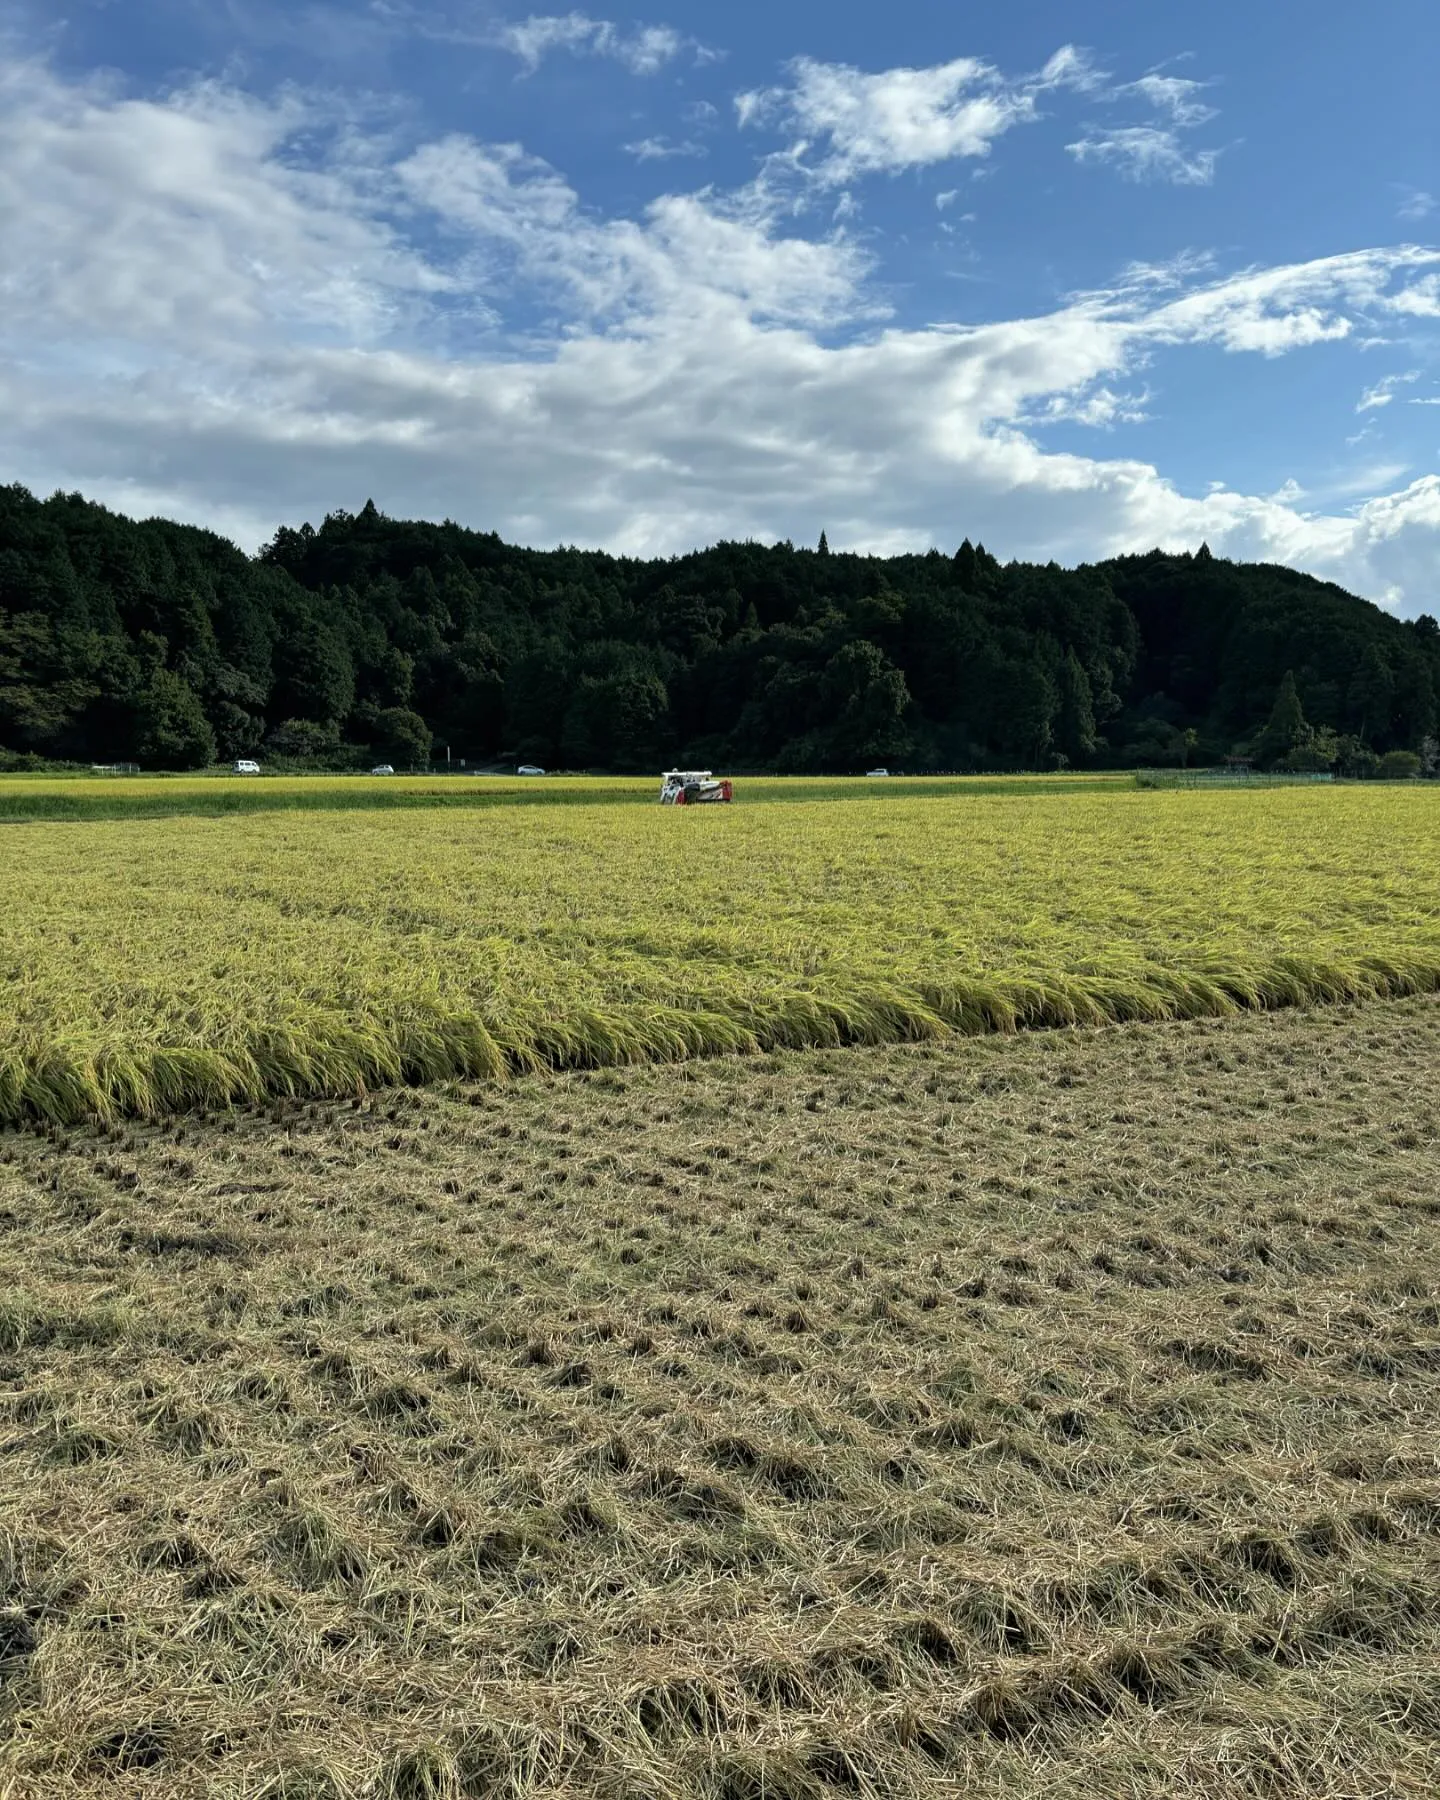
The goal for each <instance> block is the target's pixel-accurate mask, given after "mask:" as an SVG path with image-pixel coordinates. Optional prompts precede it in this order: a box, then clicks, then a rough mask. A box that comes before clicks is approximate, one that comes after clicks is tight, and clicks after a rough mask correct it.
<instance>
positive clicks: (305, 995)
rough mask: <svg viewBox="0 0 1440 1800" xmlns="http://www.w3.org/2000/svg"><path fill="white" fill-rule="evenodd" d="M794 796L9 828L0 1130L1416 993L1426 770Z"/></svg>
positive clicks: (1427, 903) (1, 888) (614, 799)
mask: <svg viewBox="0 0 1440 1800" xmlns="http://www.w3.org/2000/svg"><path fill="white" fill-rule="evenodd" d="M29 785H31V786H32V787H33V785H34V784H29ZM376 785H379V784H376ZM518 785H523V784H518ZM821 785H822V784H815V783H809V784H798V786H799V789H800V790H802V797H799V798H794V799H788V800H787V803H781V801H782V799H784V798H785V797H786V796H788V795H791V794H794V793H796V792H797V787H795V786H792V787H787V786H786V784H783V783H778V782H776V783H754V784H747V788H746V789H745V790H744V791H745V793H746V794H747V795H748V800H747V803H744V804H737V805H736V806H734V807H733V808H703V809H696V810H694V811H690V812H685V811H678V812H677V811H672V810H669V809H663V810H662V809H661V808H659V807H656V806H654V805H646V804H638V803H637V801H638V799H639V798H641V797H643V794H644V792H645V791H647V790H653V784H629V786H626V785H624V784H620V785H619V786H617V788H616V789H615V791H614V792H613V794H607V793H606V792H605V791H604V789H603V788H602V789H600V790H598V791H596V792H590V793H588V794H587V796H586V803H585V804H575V803H568V804H567V803H564V802H563V794H564V792H565V790H563V789H558V790H556V800H555V803H553V804H551V803H546V802H542V801H538V800H537V801H534V802H532V803H530V804H526V805H523V806H522V805H513V806H506V805H495V806H490V807H479V806H474V807H468V808H467V807H447V806H442V805H435V806H420V807H417V808H414V809H410V808H405V809H398V808H393V807H392V808H390V809H388V810H381V809H379V808H354V809H351V810H347V811H343V812H338V811H333V810H285V811H278V812H269V813H263V814H253V815H245V814H241V815H237V816H233V817H205V816H192V817H172V818H155V819H147V818H144V817H129V818H127V817H121V818H116V819H101V820H88V821H85V822H83V823H71V822H65V821H63V820H62V821H35V822H19V823H14V824H11V825H9V826H7V827H6V829H5V833H4V835H3V839H0V842H3V846H4V849H5V851H6V854H5V857H4V863H3V868H0V919H3V927H0V979H3V982H4V1013H3V1016H0V1120H9V1121H17V1120H21V1119H24V1118H26V1117H37V1118H41V1119H48V1120H50V1121H54V1122H64V1121H68V1120H73V1119H76V1118H78V1117H81V1116H82V1115H85V1114H87V1113H95V1114H98V1115H100V1116H101V1117H112V1116H116V1115H125V1114H139V1115H147V1114H156V1113H160V1112H164V1111H167V1110H171V1109H174V1108H177V1107H182V1106H186V1105H191V1104H210V1103H223V1102H226V1101H234V1100H245V1099H248V1100H258V1099H263V1098H266V1097H268V1096H277V1095H285V1096H291V1097H294V1096H318V1095H327V1094H328V1095H339V1094H349V1093H355V1092H358V1091H361V1090H363V1089H365V1088H369V1087H373V1086H375V1085H377V1084H384V1083H393V1082H419V1081H425V1080H434V1079H439V1078H442V1077H447V1076H465V1077H487V1078H497V1079H498V1078H501V1077H504V1076H506V1075H508V1074H511V1073H514V1072H518V1071H523V1070H534V1069H539V1068H547V1067H548V1068H556V1069H562V1068H573V1067H597V1066H603V1065H613V1064H624V1063H638V1062H647V1061H677V1060H680V1059H683V1058H686V1057H690V1056H695V1055H702V1054H717V1053H726V1052H737V1053H749V1054H755V1053H758V1052H761V1051H764V1050H767V1049H773V1048H776V1047H826V1046H838V1045H842V1044H847V1043H869V1044H879V1043H887V1042H900V1041H916V1040H924V1039H939V1038H943V1037H945V1036H947V1035H950V1034H955V1033H959V1034H976V1033H983V1032H996V1031H998V1032H1009V1031H1013V1030H1016V1029H1024V1028H1033V1027H1046V1026H1059V1025H1073V1024H1099V1023H1105V1022H1109V1021H1130V1020H1149V1019H1163V1018H1176V1017H1200V1016H1220V1015H1224V1014H1227V1013H1233V1012H1236V1011H1240V1010H1259V1009H1267V1008H1272V1007H1276V1006H1282V1005H1287V1004H1293V1003H1302V1002H1310V1001H1326V1000H1339V999H1343V998H1357V997H1358V998H1363V997H1367V996H1382V995H1389V994H1396V993H1411V992H1422V991H1429V990H1432V989H1434V988H1436V987H1440V855H1437V851H1440V793H1437V792H1435V791H1434V790H1433V789H1430V788H1426V787H1421V786H1416V787H1414V788H1386V789H1384V790H1378V791H1377V790H1373V789H1372V790H1366V789H1359V788H1355V789H1349V788H1340V789H1329V790H1325V791H1320V792H1316V791H1311V790H1291V789H1280V790H1272V791H1267V792H1262V793H1235V792H1222V793H1215V794H1206V793H1173V792H1139V791H1135V790H1128V791H1127V790H1125V789H1122V788H1116V787H1114V786H1111V785H1107V784H1103V783H1094V784H1087V783H1084V782H1077V783H1074V784H1071V785H1068V786H1063V785H1062V786H1061V787H1060V788H1059V790H1058V791H1057V789H1056V785H1055V784H1053V783H1049V784H1047V783H1037V784H1029V785H1027V784H1019V785H1014V784H1012V785H1011V786H1010V787H1009V788H1006V787H1004V786H1003V785H1002V786H1001V787H1000V788H999V789H997V788H996V787H995V786H994V784H989V785H987V784H983V783H982V784H979V785H978V786H977V785H971V784H967V783H965V782H963V781H956V782H949V783H945V782H931V783H926V784H916V786H915V787H913V788H912V787H910V786H909V785H908V784H902V783H895V784H886V785H885V787H884V789H883V791H881V790H877V788H876V787H875V786H874V784H872V785H871V786H870V787H869V788H868V789H867V788H865V786H864V785H863V784H859V783H852V784H848V787H847V789H845V790H837V791H839V792H840V799H839V802H838V803H837V802H836V801H830V800H821V799H818V798H815V797H813V793H812V794H811V795H804V794H803V789H804V788H809V789H811V790H815V789H817V788H818V787H820V786H821ZM528 791H529V792H531V793H534V792H535V790H534V789H531V790H528Z"/></svg>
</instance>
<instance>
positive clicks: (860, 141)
mask: <svg viewBox="0 0 1440 1800" xmlns="http://www.w3.org/2000/svg"><path fill="white" fill-rule="evenodd" d="M790 75H791V83H790V85H789V86H788V87H783V88H779V87H777V88H766V89H760V90H755V91H751V92H748V93H743V94H739V95H737V96H736V100H735V108H736V116H737V118H738V120H739V123H740V125H741V126H742V127H743V126H747V125H752V124H757V123H761V122H771V121H775V122H779V123H780V124H782V125H784V126H787V127H788V128H790V129H791V130H792V131H794V132H797V133H798V134H799V136H798V139H797V140H796V142H795V144H794V146H793V148H792V155H793V156H795V157H796V159H797V160H798V159H800V158H802V157H803V156H804V155H805V153H806V152H807V151H808V150H810V149H811V148H812V147H813V146H816V145H819V146H822V148H821V150H820V154H819V158H818V160H817V161H815V162H813V163H810V164H804V165H802V166H804V167H805V168H806V169H807V170H808V172H809V173H810V174H812V175H813V176H815V177H816V178H817V179H819V180H821V181H824V182H828V183H837V184H843V183H844V182H847V181H850V180H853V179H854V178H855V177H856V176H858V175H867V174H876V173H885V174H894V173H896V172H897V171H899V170H901V169H909V168H921V167H925V166H927V165H930V164H933V163H942V162H949V161H951V160H953V159H954V158H956V157H983V156H988V155H989V154H990V149H991V146H992V145H993V144H994V142H995V141H996V139H997V138H1000V137H1002V136H1003V135H1004V134H1005V133H1006V132H1007V131H1009V130H1011V129H1012V128H1013V127H1014V126H1016V125H1019V124H1023V123H1026V122H1028V121H1030V120H1032V119H1034V118H1036V117H1037V116H1038V101H1039V97H1040V96H1041V95H1042V94H1044V93H1045V92H1047V91H1049V90H1051V89H1054V88H1057V87H1083V86H1085V85H1087V84H1088V83H1089V81H1090V78H1091V72H1090V65H1089V63H1088V61H1087V60H1086V58H1085V57H1084V55H1083V54H1082V53H1081V52H1080V51H1078V50H1075V49H1074V48H1071V47H1066V48H1065V49H1062V50H1060V51H1057V52H1056V54H1055V55H1054V56H1053V57H1051V59H1050V61H1049V62H1048V63H1047V64H1046V65H1045V67H1044V68H1043V69H1042V70H1041V71H1040V73H1039V74H1038V75H1030V76H1025V77H1022V78H1019V79H1012V78H1009V77H1006V76H1004V75H1002V74H1001V73H1000V71H999V70H998V69H996V68H995V67H994V66H993V65H992V64H990V63H987V62H983V61H981V60H980V59H978V58H976V57H972V56H961V57H957V58H955V60H954V61H953V62H947V63H938V64H936V65H934V66H932V67H930V68H924V69H906V68H901V69H886V70H883V71H881V72H880V73H878V74H873V75H872V74H866V73H865V72H864V71H863V70H860V69H856V68H852V67H850V66H849V65H848V64H846V63H824V62H817V61H816V60H815V59H814V58H812V57H808V56H802V57H800V58H798V59H797V60H796V61H795V62H794V63H792V64H791V65H790Z"/></svg>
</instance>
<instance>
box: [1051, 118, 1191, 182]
mask: <svg viewBox="0 0 1440 1800" xmlns="http://www.w3.org/2000/svg"><path fill="white" fill-rule="evenodd" d="M1065 148H1066V149H1067V150H1068V151H1069V152H1070V154H1071V155H1072V156H1073V157H1074V158H1075V160H1076V162H1082V163H1086V162H1091V163H1104V164H1108V165H1109V166H1110V167H1112V168H1114V169H1117V170H1118V171H1119V172H1120V174H1121V175H1123V176H1124V177H1125V178H1126V180H1127V181H1168V182H1172V183H1173V184H1174V185H1176V186H1177V187H1208V186H1209V185H1210V183H1211V182H1212V181H1213V180H1214V179H1215V165H1216V163H1217V162H1218V160H1219V154H1220V153H1219V151H1217V150H1194V151H1190V150H1186V148H1185V147H1184V145H1183V144H1182V143H1181V142H1180V140H1179V138H1178V137H1177V136H1176V134H1175V133H1174V132H1173V131H1171V130H1169V129H1168V127H1166V126H1163V125H1122V126H1117V127H1115V128H1114V129H1112V130H1109V131H1094V132H1091V133H1089V134H1088V135H1087V136H1086V137H1083V138H1079V139H1077V140H1076V141H1075V142H1074V143H1073V144H1067V145H1066V146H1065Z"/></svg>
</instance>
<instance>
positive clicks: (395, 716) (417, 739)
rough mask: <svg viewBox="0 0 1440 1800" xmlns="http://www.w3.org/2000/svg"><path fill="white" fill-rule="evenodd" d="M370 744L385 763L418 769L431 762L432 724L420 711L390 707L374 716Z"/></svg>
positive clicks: (397, 766)
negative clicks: (428, 722) (427, 721)
mask: <svg viewBox="0 0 1440 1800" xmlns="http://www.w3.org/2000/svg"><path fill="white" fill-rule="evenodd" d="M370 742H371V746H372V748H373V749H374V751H375V754H376V756H377V757H379V758H380V760H381V761H382V762H388V763H393V764H394V765H395V767H396V768H402V767H403V768H407V769H409V768H415V767H417V766H420V765H422V764H425V763H428V762H429V761H430V727H429V726H428V725H427V724H426V723H425V721H424V720H423V719H422V718H421V717H420V715H419V713H416V712H410V711H409V710H408V709H407V708H406V707H403V706H387V707H386V708H385V709H384V710H383V711H382V712H379V713H377V714H376V715H375V727H374V731H373V734H372V736H371V739H370Z"/></svg>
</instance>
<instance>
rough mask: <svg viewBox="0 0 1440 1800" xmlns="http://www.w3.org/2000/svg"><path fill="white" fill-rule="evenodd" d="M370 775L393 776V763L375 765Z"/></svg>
mask: <svg viewBox="0 0 1440 1800" xmlns="http://www.w3.org/2000/svg"><path fill="white" fill-rule="evenodd" d="M370 773H371V774H372V775H393V774H394V773H395V765H394V763H376V765H375V767H374V768H373V769H372V770H371V771H370Z"/></svg>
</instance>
